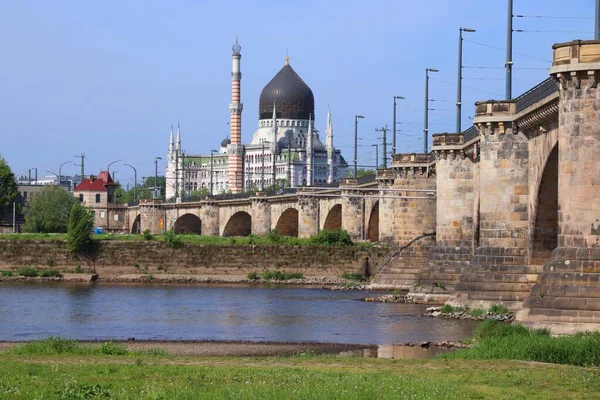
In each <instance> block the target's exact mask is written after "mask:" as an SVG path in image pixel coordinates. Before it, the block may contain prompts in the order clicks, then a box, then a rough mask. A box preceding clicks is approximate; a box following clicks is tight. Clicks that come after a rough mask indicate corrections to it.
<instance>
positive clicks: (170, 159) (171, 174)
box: [165, 125, 176, 199]
mask: <svg viewBox="0 0 600 400" xmlns="http://www.w3.org/2000/svg"><path fill="white" fill-rule="evenodd" d="M175 165H176V160H175V141H174V140H173V125H171V137H170V139H169V152H168V153H167V170H166V173H165V176H166V178H167V182H169V181H173V180H174V179H175V170H176V166H175ZM165 195H166V198H167V199H170V198H172V197H174V196H175V190H174V188H173V187H170V186H169V185H167V189H166V193H165Z"/></svg>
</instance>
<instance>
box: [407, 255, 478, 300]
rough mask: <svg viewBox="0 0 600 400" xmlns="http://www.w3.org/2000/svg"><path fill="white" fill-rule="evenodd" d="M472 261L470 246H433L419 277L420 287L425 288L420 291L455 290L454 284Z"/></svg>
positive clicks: (448, 291)
mask: <svg viewBox="0 0 600 400" xmlns="http://www.w3.org/2000/svg"><path fill="white" fill-rule="evenodd" d="M470 261H471V249H470V248H467V247H443V246H436V247H434V248H432V249H431V253H430V255H429V260H428V262H427V264H426V265H425V267H424V268H423V271H422V272H421V273H420V274H419V277H418V287H421V288H423V289H422V290H420V291H421V292H422V291H423V290H427V289H428V288H437V289H439V291H443V292H447V293H450V292H453V291H454V285H456V283H458V281H459V279H460V276H461V275H462V273H463V271H464V270H465V269H466V268H467V267H468V266H469V262H470ZM415 291H416V290H415Z"/></svg>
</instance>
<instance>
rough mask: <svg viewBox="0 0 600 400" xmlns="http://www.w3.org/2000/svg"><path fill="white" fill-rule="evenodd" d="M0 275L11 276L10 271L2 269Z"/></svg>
mask: <svg viewBox="0 0 600 400" xmlns="http://www.w3.org/2000/svg"><path fill="white" fill-rule="evenodd" d="M2 276H13V273H12V271H2Z"/></svg>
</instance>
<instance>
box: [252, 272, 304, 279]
mask: <svg viewBox="0 0 600 400" xmlns="http://www.w3.org/2000/svg"><path fill="white" fill-rule="evenodd" d="M303 277H304V275H303V274H301V273H299V272H296V273H288V274H284V273H283V272H281V271H279V270H276V271H264V272H263V273H262V278H263V279H264V280H265V281H287V280H290V279H302V278H303Z"/></svg>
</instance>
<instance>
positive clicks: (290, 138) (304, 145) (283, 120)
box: [166, 41, 348, 199]
mask: <svg viewBox="0 0 600 400" xmlns="http://www.w3.org/2000/svg"><path fill="white" fill-rule="evenodd" d="M232 49H233V71H232V102H231V105H230V112H231V122H230V129H231V131H230V137H231V139H229V138H227V139H224V140H223V141H222V142H221V147H220V150H219V152H218V153H216V152H214V153H212V154H210V155H193V154H184V153H183V152H182V151H181V139H180V133H179V129H178V132H177V143H175V142H174V140H173V132H172V131H171V140H170V144H169V153H168V156H167V160H168V163H167V171H166V172H167V175H166V176H167V183H168V184H167V191H166V192H167V193H166V195H167V199H169V198H174V197H181V196H185V195H186V194H189V193H191V192H193V191H195V190H202V189H206V190H208V192H209V193H210V192H211V187H212V193H213V194H219V193H224V192H229V191H231V192H233V193H237V192H241V191H248V190H262V189H266V188H269V187H273V186H274V185H277V186H279V187H299V186H327V185H333V184H335V183H336V182H339V180H340V179H342V178H343V177H344V176H345V175H346V169H347V166H348V165H347V163H346V161H345V160H344V159H343V157H342V155H341V153H340V151H339V150H336V149H335V148H334V146H333V128H332V123H331V113H330V112H328V113H327V121H326V129H325V143H323V142H322V141H321V137H320V135H319V131H317V130H316V129H314V122H315V117H314V114H315V98H314V95H313V92H312V90H311V89H310V87H309V86H308V85H307V84H306V83H305V82H304V81H303V80H302V78H301V77H300V76H299V75H298V74H297V73H296V71H294V69H293V68H292V67H291V65H290V62H289V58H288V57H286V58H285V65H284V66H283V68H281V70H279V72H278V73H277V74H276V75H275V76H274V77H273V79H271V81H270V82H269V83H267V85H266V86H265V87H264V88H263V90H262V92H261V93H260V99H259V106H258V129H257V130H256V131H255V132H254V135H253V137H252V141H251V142H250V143H249V144H246V145H244V144H242V143H241V113H242V110H243V106H242V103H241V99H240V81H241V72H240V58H241V54H240V52H241V47H240V46H239V44H238V43H237V41H236V43H235V44H234V46H233V48H232ZM211 177H212V179H211ZM170 182H173V184H172V185H171V184H169V183H170Z"/></svg>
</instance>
